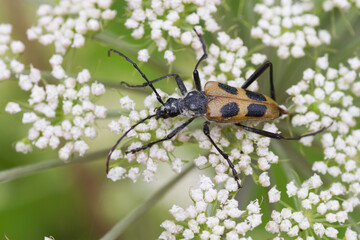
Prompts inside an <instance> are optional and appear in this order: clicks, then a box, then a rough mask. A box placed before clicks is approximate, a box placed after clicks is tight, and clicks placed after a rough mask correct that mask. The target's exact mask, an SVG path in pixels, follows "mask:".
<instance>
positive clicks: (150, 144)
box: [126, 117, 195, 154]
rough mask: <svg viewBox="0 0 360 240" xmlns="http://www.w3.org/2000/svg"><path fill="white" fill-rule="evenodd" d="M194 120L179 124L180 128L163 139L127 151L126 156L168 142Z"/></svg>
mask: <svg viewBox="0 0 360 240" xmlns="http://www.w3.org/2000/svg"><path fill="white" fill-rule="evenodd" d="M194 119H195V117H193V118H190V119H188V120H187V121H186V122H184V123H183V124H181V125H180V126H178V127H177V128H175V129H174V130H172V131H171V132H170V133H169V134H168V135H167V136H166V137H165V138H163V139H159V140H156V141H153V142H150V143H148V144H146V145H143V146H141V147H139V148H135V149H132V150H130V151H127V152H126V154H128V153H136V152H139V151H142V150H144V149H147V148H149V147H151V146H152V145H154V144H156V143H159V142H163V141H166V140H169V139H171V138H173V137H174V136H175V135H176V134H178V133H179V132H180V131H181V130H183V129H184V128H185V127H186V126H187V125H189V124H190V123H191V122H192V121H193V120H194Z"/></svg>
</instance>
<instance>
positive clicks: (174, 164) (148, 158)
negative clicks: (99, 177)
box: [108, 89, 189, 182]
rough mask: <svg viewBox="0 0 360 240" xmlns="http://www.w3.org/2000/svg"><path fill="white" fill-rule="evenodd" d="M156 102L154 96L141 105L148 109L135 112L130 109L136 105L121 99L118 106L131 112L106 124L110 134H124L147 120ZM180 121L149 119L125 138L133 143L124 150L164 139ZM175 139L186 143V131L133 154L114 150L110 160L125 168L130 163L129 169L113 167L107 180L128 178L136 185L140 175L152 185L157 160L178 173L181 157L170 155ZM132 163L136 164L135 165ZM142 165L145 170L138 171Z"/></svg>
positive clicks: (163, 95) (126, 99)
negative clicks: (137, 123)
mask: <svg viewBox="0 0 360 240" xmlns="http://www.w3.org/2000/svg"><path fill="white" fill-rule="evenodd" d="M157 91H158V92H159V94H160V95H161V96H162V97H168V96H167V94H165V93H164V92H162V91H161V90H160V89H157ZM171 97H177V98H178V97H179V96H178V95H176V94H173V95H172V96H171ZM156 103H158V101H157V99H156V96H155V94H154V93H153V94H152V95H149V96H148V97H146V98H145V100H144V104H145V107H146V108H147V110H142V111H140V112H138V111H135V110H133V109H134V107H135V103H134V102H133V101H132V100H131V99H130V98H129V97H128V96H125V97H123V98H121V99H120V107H121V108H122V109H127V110H131V111H130V114H129V116H125V115H122V116H121V117H120V118H119V119H118V120H113V121H111V122H110V123H109V124H108V127H109V129H110V131H111V132H117V133H123V132H125V131H127V130H128V129H129V128H130V127H131V126H132V125H133V124H135V123H136V122H138V121H139V120H141V119H144V118H146V117H147V116H148V115H149V113H153V112H154V109H155V106H157V104H156ZM181 122H182V121H181V120H180V121H178V122H174V121H173V119H171V118H170V119H165V120H156V119H155V118H152V119H150V120H148V122H144V123H141V124H139V125H138V126H137V127H136V128H135V129H133V130H132V131H130V132H129V134H128V135H127V137H128V138H131V140H133V142H132V143H131V144H130V145H129V146H128V148H127V151H130V150H133V149H135V148H138V147H141V146H143V145H145V144H147V143H149V142H151V141H154V140H157V139H162V138H164V137H166V136H167V135H168V134H169V133H170V132H171V131H172V130H173V129H174V128H175V127H176V126H178V124H180V123H181ZM177 140H178V141H180V142H187V141H188V140H189V136H188V133H187V132H186V128H185V129H184V130H183V131H181V132H180V133H178V134H177V135H176V136H175V137H174V138H172V139H171V140H168V141H164V142H162V143H160V144H155V145H153V146H152V147H150V148H148V149H147V150H144V151H139V152H137V153H135V154H131V153H129V154H123V153H122V151H121V150H119V149H118V150H115V151H114V152H113V154H112V156H111V159H113V160H118V161H117V163H116V164H117V165H119V164H120V165H123V164H124V165H128V164H127V163H130V162H131V167H130V168H126V169H125V168H124V167H122V166H117V167H114V168H112V169H110V171H109V174H108V178H110V179H112V180H113V181H116V180H120V179H123V178H125V177H128V178H130V179H131V180H132V181H134V182H135V181H136V180H137V178H138V177H139V176H140V174H142V175H143V178H144V180H145V181H146V182H151V181H153V180H154V176H155V172H156V171H157V168H158V163H159V161H160V162H169V163H170V164H171V168H172V170H173V171H174V172H177V173H179V172H181V170H182V167H183V161H182V160H181V159H180V158H173V157H171V153H172V152H173V151H174V149H175V147H174V145H173V142H174V141H177ZM169 153H170V154H169ZM135 161H136V162H137V164H134V162H135ZM141 165H143V166H145V167H146V169H144V170H141V168H142V167H141Z"/></svg>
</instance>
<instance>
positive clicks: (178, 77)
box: [121, 73, 187, 96]
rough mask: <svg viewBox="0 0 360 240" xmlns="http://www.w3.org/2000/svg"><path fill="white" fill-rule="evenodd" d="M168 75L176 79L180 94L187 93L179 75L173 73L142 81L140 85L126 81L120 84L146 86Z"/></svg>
mask: <svg viewBox="0 0 360 240" xmlns="http://www.w3.org/2000/svg"><path fill="white" fill-rule="evenodd" d="M168 77H174V79H175V81H176V84H177V85H178V87H179V90H180V93H181V95H183V96H185V95H186V93H187V90H186V87H185V85H184V82H183V80H182V79H181V78H180V76H179V75H178V74H174V73H171V74H168V75H165V76H162V77H159V78H157V79H154V80H151V81H150V82H146V83H143V84H141V85H130V84H128V83H127V82H121V84H124V85H125V86H126V87H127V88H143V87H147V86H149V85H152V84H154V83H156V82H158V81H160V80H162V79H165V78H168Z"/></svg>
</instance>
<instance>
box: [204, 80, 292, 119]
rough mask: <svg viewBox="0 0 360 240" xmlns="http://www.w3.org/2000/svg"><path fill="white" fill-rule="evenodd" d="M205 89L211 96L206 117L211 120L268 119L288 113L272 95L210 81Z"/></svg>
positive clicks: (208, 95)
mask: <svg viewBox="0 0 360 240" xmlns="http://www.w3.org/2000/svg"><path fill="white" fill-rule="evenodd" d="M204 91H205V95H206V96H207V97H209V98H210V101H209V102H208V103H207V106H206V118H207V119H208V120H210V121H215V122H223V123H236V122H241V121H253V120H258V121H266V120H272V119H275V118H278V117H280V116H281V115H282V114H287V113H288V112H287V111H286V110H285V109H282V108H281V107H280V106H279V104H278V103H277V102H275V101H274V100H273V99H271V98H270V97H268V96H266V95H263V94H261V93H257V92H251V91H248V90H244V89H242V88H236V87H232V86H229V85H226V84H222V83H219V82H215V81H209V82H207V83H206V84H205V87H204Z"/></svg>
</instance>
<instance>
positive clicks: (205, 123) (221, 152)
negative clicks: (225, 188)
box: [203, 121, 241, 188]
mask: <svg viewBox="0 0 360 240" xmlns="http://www.w3.org/2000/svg"><path fill="white" fill-rule="evenodd" d="M209 124H210V122H208V121H206V122H204V125H203V131H204V134H205V135H206V136H207V137H208V138H209V140H210V142H211V143H212V144H213V145H214V147H215V148H216V150H217V151H218V152H219V153H220V154H221V155H222V156H223V157H224V158H225V160H226V161H227V162H228V164H229V167H230V168H231V171H232V174H233V176H234V179H235V181H236V183H237V185H238V188H241V185H240V183H239V176H238V173H237V172H236V170H235V167H234V164H233V163H232V162H231V161H230V159H229V155H227V154H226V153H225V152H224V151H223V150H221V149H220V148H219V147H218V146H217V145H216V143H215V142H214V140H213V139H212V138H211V136H210V129H209Z"/></svg>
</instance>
